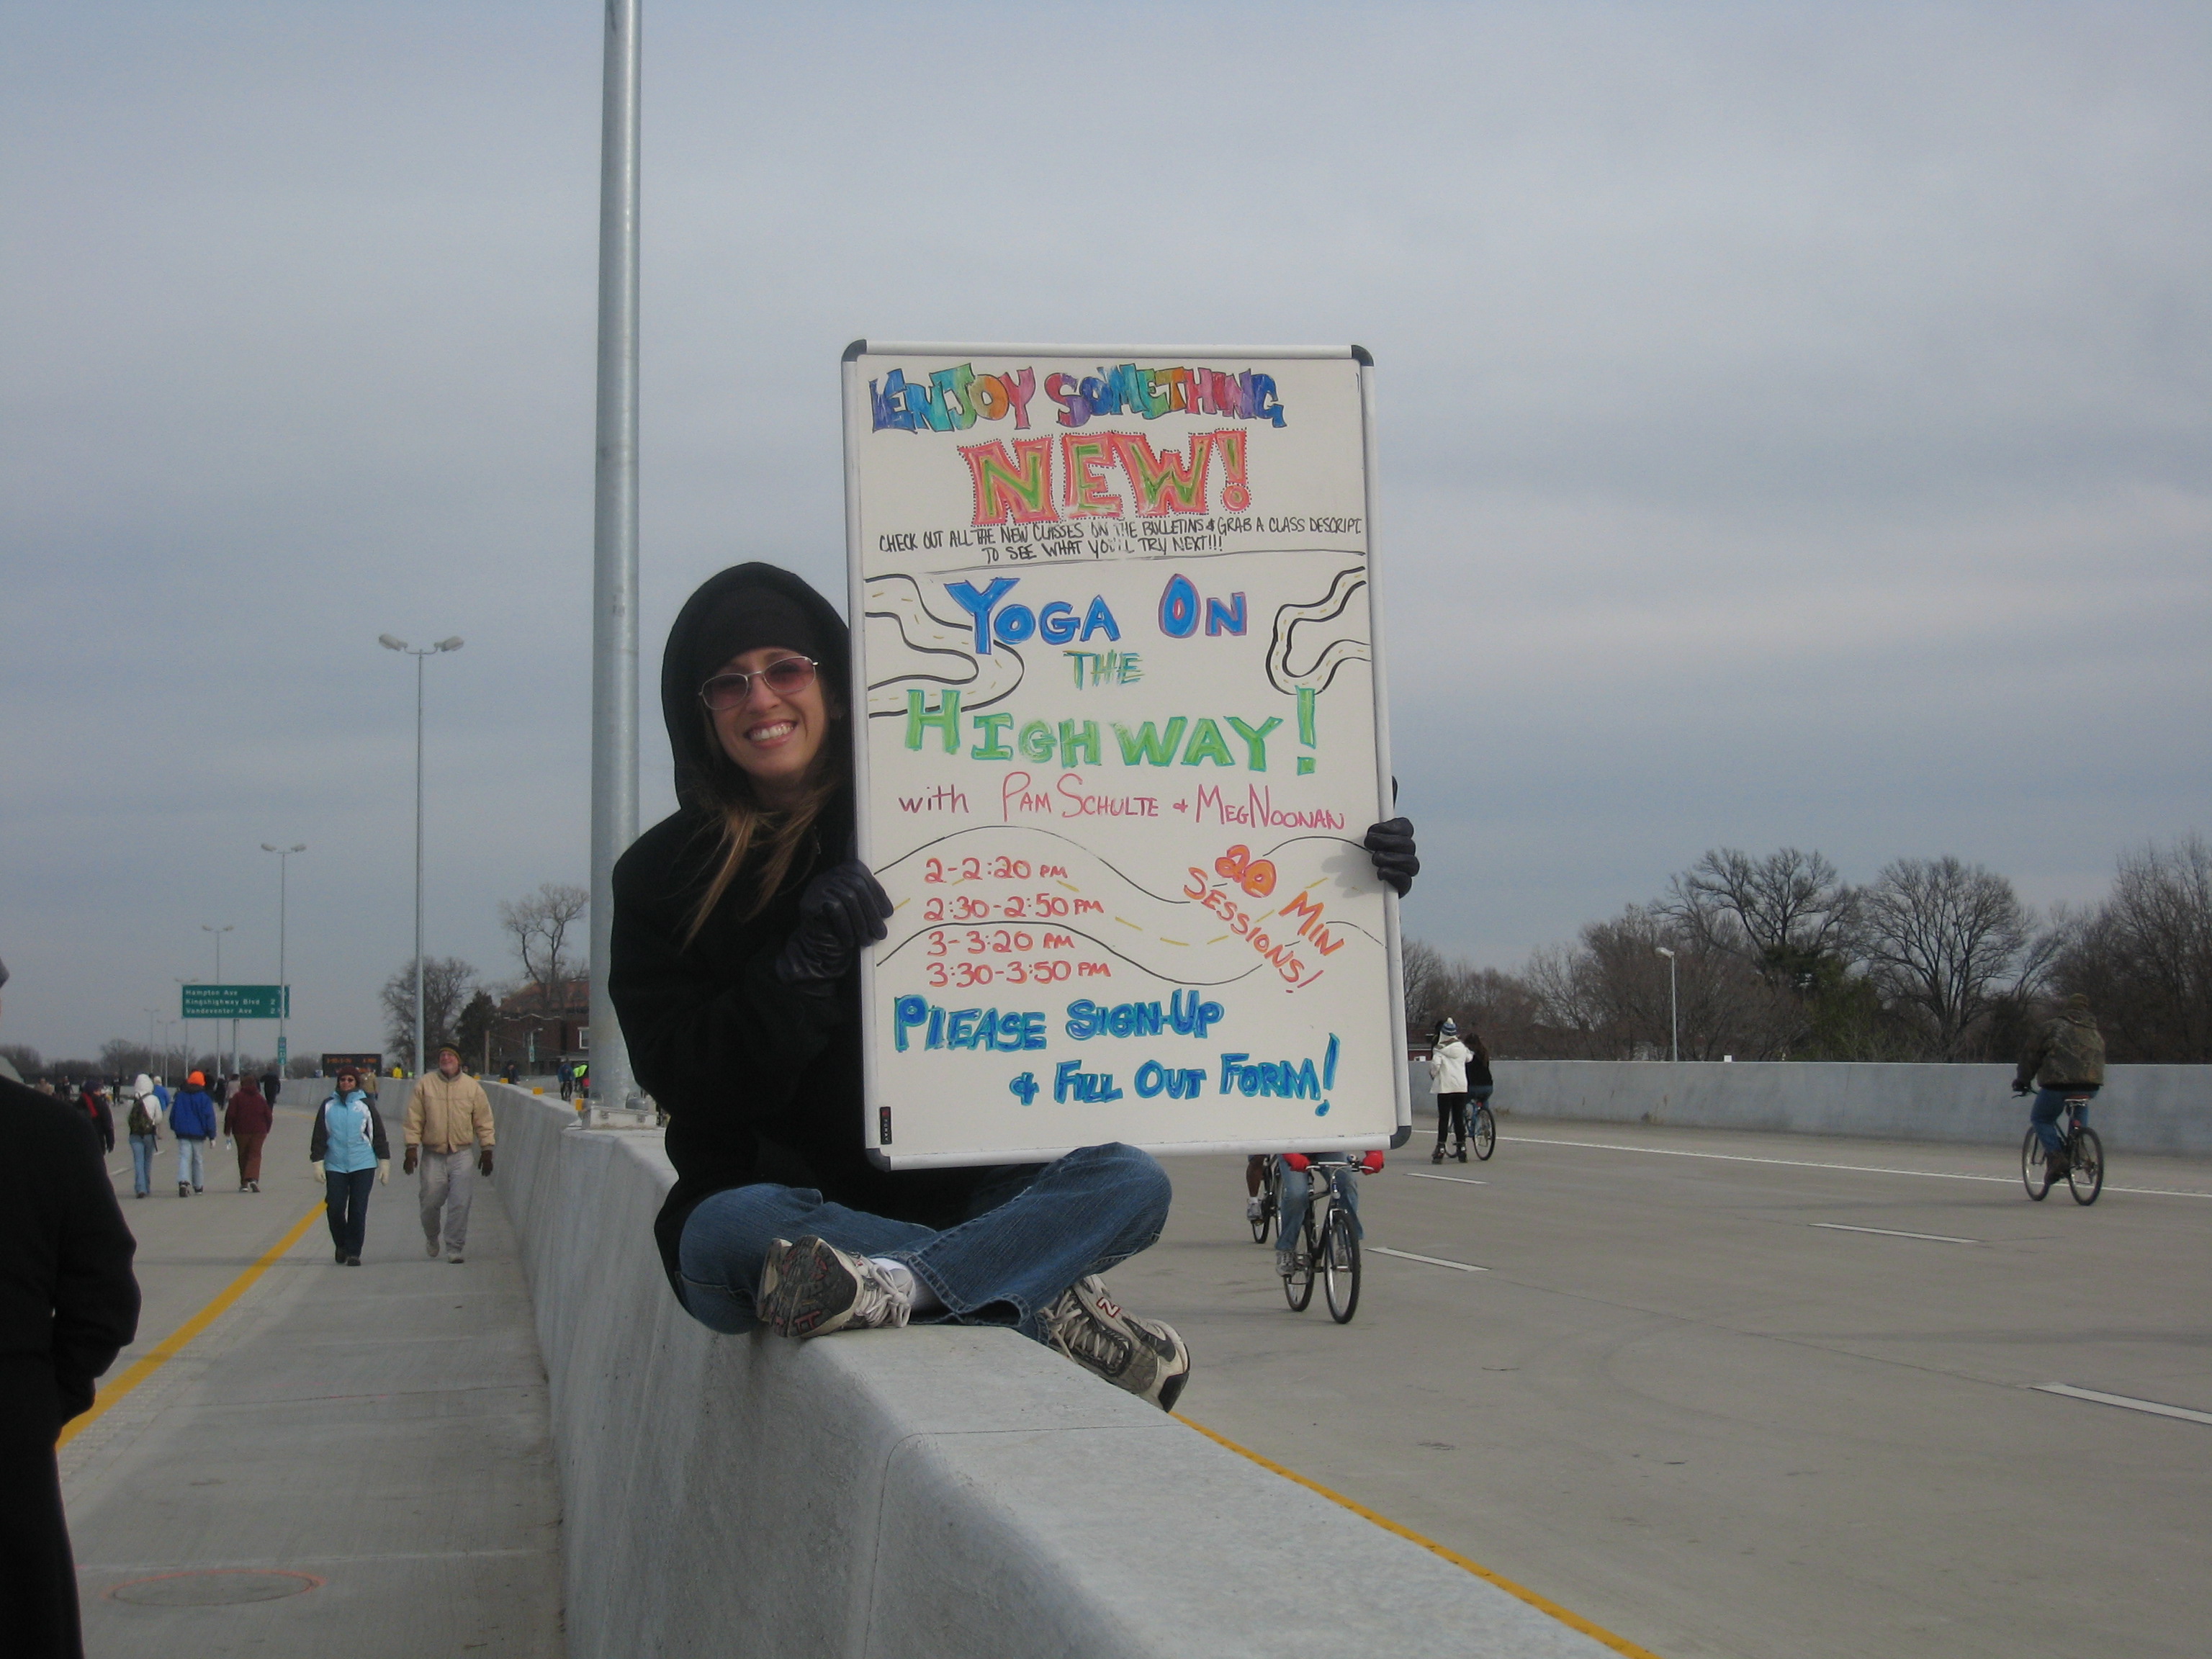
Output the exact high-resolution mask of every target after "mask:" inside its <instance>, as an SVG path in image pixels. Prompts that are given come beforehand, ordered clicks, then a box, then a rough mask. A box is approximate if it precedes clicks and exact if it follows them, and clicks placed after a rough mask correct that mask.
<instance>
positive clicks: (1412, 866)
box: [1360, 818, 1421, 898]
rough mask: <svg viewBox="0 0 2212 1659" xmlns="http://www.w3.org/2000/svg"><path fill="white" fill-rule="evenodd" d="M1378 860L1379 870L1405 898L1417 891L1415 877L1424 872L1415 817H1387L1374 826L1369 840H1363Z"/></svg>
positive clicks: (1376, 865)
mask: <svg viewBox="0 0 2212 1659" xmlns="http://www.w3.org/2000/svg"><path fill="white" fill-rule="evenodd" d="M1360 844H1361V845H1362V846H1364V847H1365V848H1367V851H1368V854H1369V855H1370V857H1372V858H1373V859H1374V860H1375V873H1376V876H1377V877H1379V878H1381V879H1382V880H1383V881H1385V882H1387V883H1389V884H1390V885H1391V886H1392V887H1394V888H1395V889H1396V890H1397V892H1398V896H1399V897H1400V898H1403V897H1405V896H1406V895H1407V894H1408V893H1410V892H1411V891H1413V878H1414V877H1415V876H1418V875H1419V874H1420V873H1421V861H1420V860H1419V859H1418V858H1415V857H1414V856H1413V820H1412V819H1411V818H1385V819H1384V820H1383V822H1382V823H1377V824H1374V825H1371V826H1370V828H1369V829H1368V831H1367V839H1366V840H1365V841H1364V842H1361V843H1360Z"/></svg>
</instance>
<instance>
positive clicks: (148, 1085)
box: [131, 1072, 154, 1100]
mask: <svg viewBox="0 0 2212 1659" xmlns="http://www.w3.org/2000/svg"><path fill="white" fill-rule="evenodd" d="M153 1092H154V1079H152V1078H150V1077H148V1076H147V1075H146V1073H143V1072H141V1073H138V1075H137V1077H134V1078H132V1079H131V1093H132V1094H134V1095H136V1096H137V1097H138V1098H139V1099H141V1100H143V1099H145V1098H146V1097H147V1096H148V1095H150V1094H152V1093H153Z"/></svg>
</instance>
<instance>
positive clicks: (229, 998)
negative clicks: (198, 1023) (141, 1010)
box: [182, 985, 291, 1019]
mask: <svg viewBox="0 0 2212 1659" xmlns="http://www.w3.org/2000/svg"><path fill="white" fill-rule="evenodd" d="M182 988H183V990H184V994H185V1012H184V1015H183V1018H186V1019H283V1018H287V1017H288V1015H289V1012H290V1004H291V999H290V998H289V996H288V995H286V991H287V989H288V988H289V987H285V986H282V985H187V986H185V987H182Z"/></svg>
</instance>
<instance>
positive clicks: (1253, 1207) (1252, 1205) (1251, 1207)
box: [1244, 1193, 1267, 1221]
mask: <svg viewBox="0 0 2212 1659" xmlns="http://www.w3.org/2000/svg"><path fill="white" fill-rule="evenodd" d="M1266 1213H1267V1200H1266V1199H1264V1198H1261V1196H1260V1195H1259V1194H1257V1193H1255V1194H1253V1195H1252V1196H1251V1197H1249V1198H1248V1199H1246V1200H1244V1218H1245V1219H1246V1220H1247V1221H1257V1220H1258V1219H1259V1218H1261V1216H1263V1215H1265V1214H1266Z"/></svg>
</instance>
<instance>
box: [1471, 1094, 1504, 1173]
mask: <svg viewBox="0 0 2212 1659" xmlns="http://www.w3.org/2000/svg"><path fill="white" fill-rule="evenodd" d="M1467 1116H1468V1124H1467V1143H1468V1146H1472V1147H1474V1157H1475V1161H1476V1162H1477V1163H1479V1164H1487V1163H1489V1162H1490V1155H1491V1154H1492V1152H1496V1151H1497V1150H1498V1120H1497V1119H1496V1118H1494V1117H1492V1115H1490V1105H1489V1103H1488V1102H1486V1101H1480V1100H1478V1101H1474V1102H1473V1103H1470V1104H1469V1106H1468V1115H1467Z"/></svg>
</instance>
